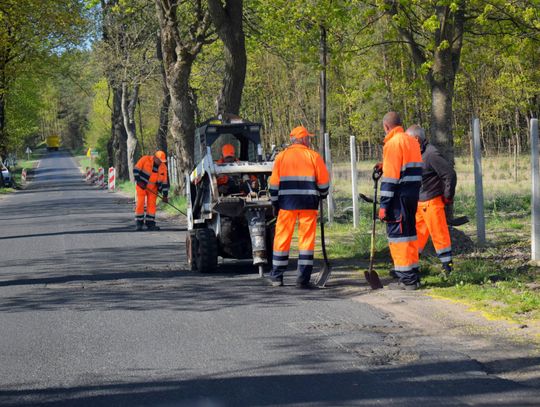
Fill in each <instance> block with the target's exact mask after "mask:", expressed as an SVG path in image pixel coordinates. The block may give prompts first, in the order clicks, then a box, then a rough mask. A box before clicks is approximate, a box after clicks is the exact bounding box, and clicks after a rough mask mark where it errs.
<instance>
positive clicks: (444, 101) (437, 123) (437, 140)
mask: <svg viewBox="0 0 540 407" xmlns="http://www.w3.org/2000/svg"><path fill="white" fill-rule="evenodd" d="M430 85H431V128H430V130H431V142H432V143H433V144H434V145H436V146H437V148H438V149H439V151H440V152H441V154H442V155H443V156H444V157H445V158H446V159H447V160H448V161H450V162H451V163H452V165H454V139H453V131H452V130H453V129H452V99H453V95H454V91H453V90H454V83H453V81H451V83H448V82H446V83H445V82H432V83H431V84H430Z"/></svg>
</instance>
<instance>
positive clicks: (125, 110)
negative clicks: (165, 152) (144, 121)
mask: <svg viewBox="0 0 540 407" xmlns="http://www.w3.org/2000/svg"><path fill="white" fill-rule="evenodd" d="M138 97H139V85H135V86H133V91H132V92H131V94H130V91H129V87H128V84H127V83H126V82H124V83H122V102H121V105H122V119H123V122H124V128H125V129H126V135H127V141H126V147H127V168H128V175H129V180H130V181H131V182H135V176H134V175H133V167H134V165H135V151H136V149H137V128H136V125H135V109H136V107H137V98H138Z"/></svg>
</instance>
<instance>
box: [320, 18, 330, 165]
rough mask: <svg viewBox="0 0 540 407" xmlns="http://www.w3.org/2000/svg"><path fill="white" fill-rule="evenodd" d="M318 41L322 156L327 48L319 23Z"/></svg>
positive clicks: (323, 32) (324, 126)
mask: <svg viewBox="0 0 540 407" xmlns="http://www.w3.org/2000/svg"><path fill="white" fill-rule="evenodd" d="M319 28H320V42H319V61H320V64H321V72H320V76H319V101H320V117H319V125H320V129H321V130H320V139H319V151H320V152H321V154H323V156H324V134H325V133H326V111H327V109H326V94H327V92H326V90H327V86H326V66H327V56H328V48H327V44H326V28H325V27H324V26H323V25H321V26H320V27H319Z"/></svg>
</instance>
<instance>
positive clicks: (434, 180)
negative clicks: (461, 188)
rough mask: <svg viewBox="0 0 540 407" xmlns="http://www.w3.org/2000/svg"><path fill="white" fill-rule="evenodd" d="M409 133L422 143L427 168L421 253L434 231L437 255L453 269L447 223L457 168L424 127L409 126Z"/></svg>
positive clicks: (420, 214)
mask: <svg viewBox="0 0 540 407" xmlns="http://www.w3.org/2000/svg"><path fill="white" fill-rule="evenodd" d="M407 134H409V135H411V136H413V137H415V138H416V139H417V140H418V142H419V143H420V149H421V151H422V160H423V161H424V169H423V172H422V187H421V188H420V198H419V202H418V210H417V212H416V233H417V235H418V253H422V251H423V250H424V247H425V246H426V243H427V240H428V238H429V236H430V235H431V240H432V241H433V246H434V247H435V251H436V252H437V256H438V257H439V259H440V260H441V262H442V265H443V269H444V271H445V272H446V273H450V272H452V244H451V240H450V233H449V231H448V225H447V223H446V212H445V206H446V205H450V204H452V202H453V200H454V194H455V191H456V180H457V179H456V172H455V171H454V169H453V168H452V166H451V165H450V163H449V162H448V161H447V160H445V159H444V157H443V156H442V155H441V153H439V150H437V148H436V147H435V146H433V145H432V144H429V142H428V141H427V139H426V134H425V132H424V130H423V129H422V128H421V127H420V126H417V125H414V126H411V127H409V128H408V129H407Z"/></svg>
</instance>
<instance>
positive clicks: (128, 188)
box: [116, 181, 187, 215]
mask: <svg viewBox="0 0 540 407" xmlns="http://www.w3.org/2000/svg"><path fill="white" fill-rule="evenodd" d="M116 188H117V189H118V190H120V191H122V192H124V193H126V194H128V195H130V196H132V197H135V184H134V183H132V182H130V181H122V182H120V183H117V184H116ZM169 203H170V204H171V205H174V206H176V207H177V208H178V209H180V210H181V211H182V212H185V211H186V207H187V205H186V198H185V197H184V196H183V195H177V194H176V190H175V189H174V188H173V189H172V190H171V191H170V194H169ZM158 208H159V209H160V210H163V211H165V212H167V213H170V214H172V215H178V214H179V213H178V211H177V210H176V209H174V208H173V207H171V206H170V205H167V204H165V203H163V202H161V200H160V199H158Z"/></svg>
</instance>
